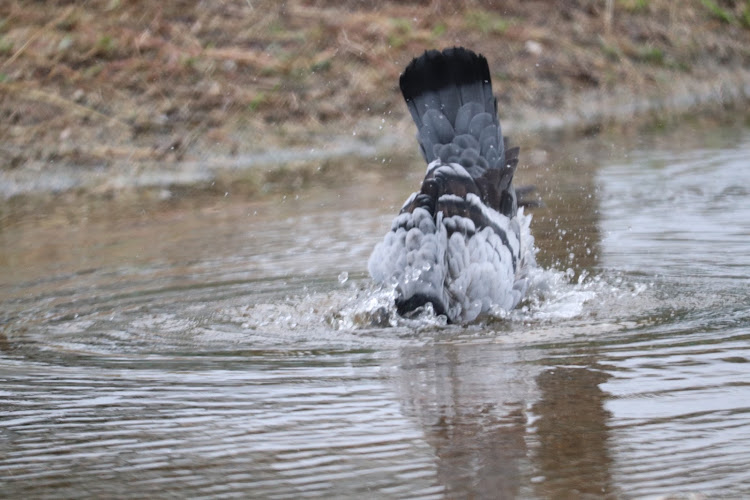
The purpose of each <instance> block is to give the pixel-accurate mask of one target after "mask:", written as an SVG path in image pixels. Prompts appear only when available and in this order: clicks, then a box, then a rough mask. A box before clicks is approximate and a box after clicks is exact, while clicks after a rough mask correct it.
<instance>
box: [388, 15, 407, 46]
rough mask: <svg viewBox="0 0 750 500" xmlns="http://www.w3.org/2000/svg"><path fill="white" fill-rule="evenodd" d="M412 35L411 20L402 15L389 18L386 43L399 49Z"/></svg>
mask: <svg viewBox="0 0 750 500" xmlns="http://www.w3.org/2000/svg"><path fill="white" fill-rule="evenodd" d="M411 35H412V26H411V21H409V20H408V19H404V18H402V17H397V18H395V19H391V30H390V33H388V45H390V46H391V47H393V48H394V49H399V48H401V47H403V46H404V45H406V42H408V41H409V39H410V38H411Z"/></svg>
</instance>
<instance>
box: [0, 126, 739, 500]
mask: <svg viewBox="0 0 750 500" xmlns="http://www.w3.org/2000/svg"><path fill="white" fill-rule="evenodd" d="M528 153H529V154H536V155H537V156H540V155H541V157H545V154H546V162H543V163H544V164H545V165H546V166H545V167H538V168H527V169H526V171H525V172H523V173H521V181H522V182H526V183H534V184H536V185H537V186H538V188H539V192H540V194H541V196H542V198H543V199H544V202H545V207H543V208H539V209H535V210H534V212H533V213H534V221H533V222H532V231H533V232H534V235H535V237H536V241H537V246H538V247H539V248H540V252H539V255H538V260H539V262H540V269H539V270H538V272H537V273H535V281H534V284H533V287H532V288H533V290H532V294H531V296H530V298H529V300H528V301H527V302H526V303H525V304H524V307H523V308H522V309H520V310H518V311H514V312H513V314H511V315H510V317H509V318H505V319H493V320H488V321H484V322H482V323H478V324H474V325H469V326H466V327H457V326H449V327H445V326H440V325H439V324H438V322H437V321H435V319H434V318H423V319H422V320H412V321H403V320H401V321H395V322H394V323H395V324H393V325H392V326H390V327H388V328H376V327H373V326H371V320H372V314H371V311H372V310H373V309H375V308H377V307H378V306H379V305H381V304H383V303H385V301H386V299H387V297H384V294H383V293H379V292H377V291H375V290H374V289H373V288H372V286H371V284H370V283H369V280H368V279H367V276H366V274H365V269H366V262H367V257H368V255H369V252H370V251H371V249H372V247H373V246H374V244H375V243H376V242H377V241H378V240H379V239H380V238H381V237H382V235H383V234H384V232H385V231H386V230H387V228H388V227H389V224H390V220H391V218H392V216H393V214H394V213H395V212H396V211H397V209H398V207H399V206H400V204H401V202H402V201H403V199H404V198H405V197H406V196H407V195H408V193H409V192H410V191H411V190H412V189H413V188H414V187H415V186H416V185H417V184H418V182H419V179H420V176H421V174H422V167H421V166H419V165H418V164H416V163H415V164H414V165H413V168H410V169H407V170H406V171H404V172H402V173H400V174H399V171H398V170H397V169H395V168H393V167H388V168H387V173H388V174H387V175H382V176H380V175H375V174H373V175H372V176H365V180H360V181H359V182H357V183H355V184H352V185H344V186H341V187H336V188H332V189H324V188H320V189H315V190H310V191H305V192H300V193H298V194H296V195H294V194H292V195H288V196H286V197H284V196H282V195H279V196H276V197H274V198H273V199H269V200H264V201H260V202H257V201H249V200H246V199H235V197H233V196H232V194H231V193H229V194H228V196H227V197H225V198H224V199H222V200H221V201H219V202H214V203H211V204H205V205H202V206H199V207H198V208H194V207H193V208H184V207H183V208H179V207H178V208H173V209H168V210H149V209H144V210H143V211H141V212H139V211H138V210H124V212H126V214H127V215H123V216H114V215H113V216H110V217H102V216H101V214H100V212H97V208H96V207H92V209H91V214H89V215H86V211H81V210H76V211H75V215H74V216H65V215H60V214H57V215H54V216H50V217H35V218H28V219H24V220H13V221H8V220H6V221H5V222H4V225H3V227H2V229H0V381H1V383H0V401H2V405H1V406H0V450H1V453H0V492H2V493H3V496H4V497H15V498H20V497H26V498H80V497H92V496H98V497H123V498H145V497H149V498H157V497H158V498H163V497H212V498H228V497H241V498H300V497H304V496H308V497H309V496H327V497H332V498H350V497H353V496H355V495H359V496H363V497H367V498H369V497H372V498H375V497H377V498H446V497H447V498H514V497H519V498H542V499H546V498H602V497H604V498H640V497H662V496H665V495H673V494H680V493H683V494H686V493H691V494H692V493H695V494H703V495H706V496H707V497H711V498H713V497H731V498H739V497H745V496H750V343H749V340H750V306H748V303H750V300H748V298H749V297H750V293H749V292H748V287H747V284H748V268H749V266H750V251H748V241H750V197H749V196H748V189H749V188H748V186H750V169H748V168H747V161H748V160H747V158H748V157H750V132H749V131H748V130H747V129H742V128H737V127H727V128H724V129H716V128H712V129H711V131H710V133H705V131H704V130H702V129H696V130H683V131H680V132H679V133H669V134H666V135H661V136H658V137H656V138H652V139H640V140H638V141H630V142H629V143H628V144H621V143H615V144H612V140H610V139H606V138H598V139H593V140H590V141H583V142H581V143H580V144H572V145H564V144H561V145H556V144H554V145H551V146H550V148H549V150H548V151H547V152H546V153H545V152H541V151H536V152H528ZM358 161H359V160H358ZM380 164H381V162H380V160H377V161H373V168H376V166H378V165H380ZM61 213H63V212H61ZM97 214H99V215H97Z"/></svg>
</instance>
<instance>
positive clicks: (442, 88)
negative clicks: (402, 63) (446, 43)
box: [399, 47, 518, 216]
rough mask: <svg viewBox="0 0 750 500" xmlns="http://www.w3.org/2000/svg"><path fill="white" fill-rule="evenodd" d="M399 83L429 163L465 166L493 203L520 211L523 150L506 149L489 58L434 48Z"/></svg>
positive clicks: (505, 210)
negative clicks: (517, 187)
mask: <svg viewBox="0 0 750 500" xmlns="http://www.w3.org/2000/svg"><path fill="white" fill-rule="evenodd" d="M399 84H400V87H401V93H402V94H403V96H404V99H405V100H406V105H407V106H408V108H409V112H410V113H411V116H412V118H413V119H414V123H415V124H416V125H417V129H418V133H417V140H418V141H419V146H420V149H421V151H422V156H424V159H425V160H426V161H427V163H432V162H433V161H435V160H438V159H439V160H440V161H441V162H442V163H443V164H451V163H457V164H459V165H461V166H462V167H464V168H465V169H466V171H467V172H468V173H469V174H470V175H471V177H472V179H473V180H474V181H475V183H476V186H477V188H478V190H479V191H481V193H482V196H481V197H482V200H483V201H484V202H485V203H486V204H487V205H488V206H490V207H492V208H494V209H495V210H498V211H499V212H500V213H503V214H505V215H508V216H512V215H515V212H516V196H515V192H514V191H513V187H512V181H513V174H514V173H515V168H516V165H517V163H518V148H512V149H508V148H506V145H505V139H504V138H503V135H502V130H501V127H500V122H499V120H498V117H497V99H495V96H494V95H493V93H492V79H491V77H490V70H489V66H488V64H487V59H485V58H484V56H482V55H481V54H476V53H474V52H472V51H470V50H467V49H464V48H461V47H454V48H449V49H445V50H443V51H442V52H440V51H437V50H430V51H427V52H425V53H424V54H423V55H421V56H420V57H417V58H416V59H414V60H413V61H412V62H411V63H410V64H409V65H408V66H407V67H406V70H404V73H403V74H402V75H401V78H400V80H399Z"/></svg>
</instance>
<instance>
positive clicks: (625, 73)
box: [0, 0, 750, 172]
mask: <svg viewBox="0 0 750 500" xmlns="http://www.w3.org/2000/svg"><path fill="white" fill-rule="evenodd" d="M749 24H750V1H728V0H685V1H680V2H674V1H670V0H536V1H522V0H508V1H504V2H488V1H478V0H477V1H472V0H465V1H458V2H445V1H441V0H434V1H432V2H427V1H416V0H415V1H399V2H396V1H393V2H364V1H361V0H319V1H316V0H289V1H286V2H275V1H270V0H236V1H220V2H187V1H166V2H149V1H145V0H91V1H77V2H75V1H73V2H72V1H65V0H59V1H35V0H5V1H3V2H2V4H0V170H5V171H6V172H7V171H9V170H13V169H23V168H30V167H34V168H39V169H41V170H42V171H43V170H44V169H47V168H55V167H56V166H58V165H69V166H70V165H72V166H75V167H76V168H87V167H88V168H93V167H97V168H109V167H112V166H113V165H117V164H119V163H123V162H124V163H128V164H139V163H143V164H147V163H149V162H155V161H156V162H160V163H164V162H167V163H169V162H175V161H181V160H188V159H198V160H204V159H206V158H210V157H231V156H233V155H238V154H246V153H252V152H256V151H260V150H266V149H269V148H274V147H285V146H289V145H295V144H296V145H301V144H305V145H308V144H313V145H315V144H318V145H320V144H324V143H325V141H324V140H323V139H322V138H326V137H332V136H341V135H346V134H351V130H353V128H354V127H356V126H357V124H360V123H362V122H373V121H376V122H383V123H387V124H393V123H400V122H401V121H402V120H405V116H406V110H405V107H404V106H403V105H402V104H401V102H400V96H399V94H398V90H397V80H398V75H399V73H400V72H401V70H402V68H403V67H404V65H405V64H406V63H407V62H408V61H409V60H410V59H411V58H412V57H413V56H415V55H417V54H419V53H420V52H421V51H423V50H425V49H428V48H436V47H438V48H439V47H445V46H452V45H464V46H467V47H470V48H472V49H474V50H477V51H480V52H482V53H484V54H485V55H486V56H487V57H488V59H489V61H490V66H491V68H492V71H493V78H494V79H495V81H496V87H497V92H498V94H499V96H500V101H501V102H500V105H501V108H502V114H504V115H506V116H510V117H513V116H516V117H519V116H521V115H522V114H523V113H524V110H525V109H536V110H550V111H553V112H554V111H555V110H558V109H565V107H566V105H568V104H569V102H572V101H571V96H575V95H580V94H581V93H583V92H587V91H590V90H596V91H601V92H604V93H606V92H610V91H614V90H616V89H618V88H622V87H626V88H628V89H629V91H630V92H631V93H633V94H640V93H643V94H648V93H649V92H651V91H652V90H653V89H654V88H661V89H662V90H663V89H665V88H667V89H668V88H669V85H670V84H671V82H673V81H675V80H676V79H679V78H682V77H685V76H689V77H691V78H696V79H706V80H710V79H711V78H712V77H714V76H715V75H716V74H717V73H719V72H720V71H722V70H726V69H733V68H740V69H741V68H747V67H750V29H749V28H750V26H749ZM410 135H411V134H410Z"/></svg>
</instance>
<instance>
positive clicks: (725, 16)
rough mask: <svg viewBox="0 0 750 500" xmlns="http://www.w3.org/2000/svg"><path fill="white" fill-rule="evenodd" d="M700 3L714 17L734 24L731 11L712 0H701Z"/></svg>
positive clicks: (734, 20)
mask: <svg viewBox="0 0 750 500" xmlns="http://www.w3.org/2000/svg"><path fill="white" fill-rule="evenodd" d="M701 3H702V4H703V6H704V7H705V8H706V9H707V10H708V12H709V13H710V14H711V17H713V18H714V19H718V20H719V21H721V22H723V23H727V24H735V23H736V22H737V20H736V19H735V17H734V15H733V14H732V13H731V12H729V11H728V10H726V9H724V8H722V7H721V6H720V5H719V4H717V3H716V2H714V0H701Z"/></svg>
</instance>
